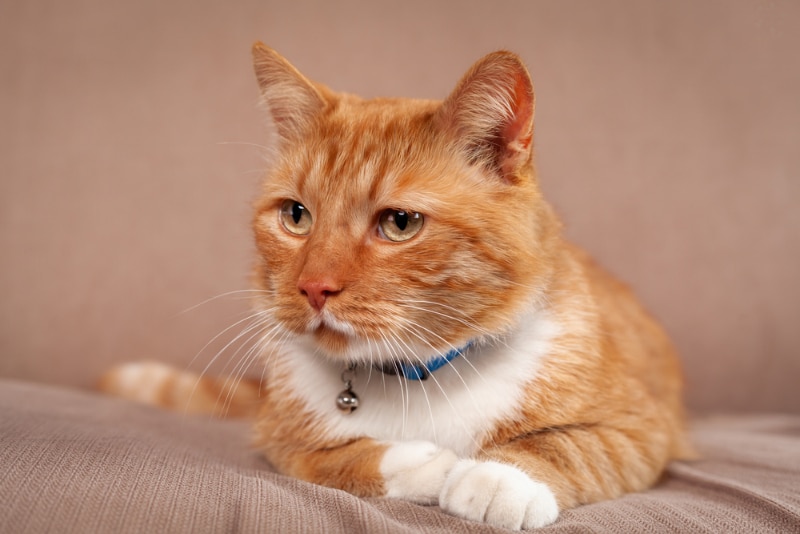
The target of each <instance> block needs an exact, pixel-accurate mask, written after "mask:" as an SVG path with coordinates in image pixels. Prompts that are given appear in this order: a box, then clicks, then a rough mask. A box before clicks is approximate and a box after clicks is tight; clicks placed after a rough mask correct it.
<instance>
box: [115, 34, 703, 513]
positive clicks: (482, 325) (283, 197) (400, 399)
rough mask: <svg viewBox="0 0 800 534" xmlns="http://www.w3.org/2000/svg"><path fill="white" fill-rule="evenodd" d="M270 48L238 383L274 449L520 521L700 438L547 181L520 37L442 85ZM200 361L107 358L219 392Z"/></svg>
mask: <svg viewBox="0 0 800 534" xmlns="http://www.w3.org/2000/svg"><path fill="white" fill-rule="evenodd" d="M253 54H254V58H255V71H256V76H257V78H258V83H259V86H260V89H261V93H262V95H263V98H264V101H265V103H266V105H267V108H268V109H269V112H270V113H271V116H272V119H273V120H274V123H275V126H276V129H277V132H278V136H279V152H278V157H277V161H276V162H275V165H274V167H273V168H272V170H271V171H270V172H269V174H268V175H267V178H266V180H265V183H264V188H263V191H262V192H261V194H260V197H259V200H258V202H257V205H256V210H255V217H254V219H253V227H254V230H255V238H256V243H257V246H258V253H259V255H258V264H257V269H256V275H255V283H256V287H257V288H258V289H259V290H260V291H259V292H258V297H257V299H256V308H257V310H258V311H259V313H260V316H261V317H262V320H263V321H262V322H261V323H260V326H261V327H262V328H263V332H264V333H263V339H262V340H261V342H260V343H261V345H262V346H263V347H264V353H265V360H266V365H267V380H266V383H265V384H264V386H263V389H262V390H261V391H260V392H259V391H258V388H256V387H254V386H252V385H250V386H248V387H249V388H250V389H249V390H246V391H245V390H240V391H239V395H240V396H241V399H240V400H239V401H235V402H234V404H235V405H236V406H239V407H240V408H241V409H242V410H245V409H246V403H247V401H248V400H252V399H254V398H255V397H258V396H260V400H259V402H260V404H261V408H260V410H259V412H258V415H257V419H256V432H257V443H258V446H259V447H260V448H261V449H262V450H263V451H264V453H265V454H266V456H267V458H268V459H269V461H270V462H271V463H272V464H273V465H274V466H276V467H277V468H278V469H279V470H281V471H282V472H284V473H286V474H289V475H292V476H296V477H299V478H302V479H305V480H308V481H311V482H316V483H318V484H324V485H327V486H332V487H336V488H341V489H344V490H347V491H349V492H352V493H354V494H356V495H361V496H387V497H393V498H401V499H407V500H410V501H414V502H417V503H423V504H438V505H439V506H440V507H441V508H442V509H443V510H445V511H446V512H449V513H451V514H454V515H457V516H460V517H463V518H467V519H472V520H475V521H484V522H486V523H489V524H492V525H497V526H503V527H508V528H513V529H520V528H523V529H525V528H533V527H538V526H542V525H547V524H549V523H552V522H553V521H555V520H556V518H557V517H558V514H559V510H563V509H565V508H570V507H573V506H576V505H579V504H582V503H589V502H593V501H598V500H601V499H610V498H613V497H617V496H619V495H622V494H623V493H625V492H630V491H638V490H643V489H645V488H647V487H649V486H651V485H652V484H654V483H655V482H656V481H657V480H658V478H659V477H660V475H661V474H662V472H663V470H664V467H665V466H666V464H667V463H668V462H669V461H670V460H671V459H673V458H676V457H680V456H682V455H683V454H685V451H687V450H688V447H687V445H686V443H685V435H684V429H683V415H682V407H681V400H680V396H681V375H680V370H679V366H678V362H677V360H676V358H675V355H674V352H673V349H672V347H671V346H670V343H669V341H668V339H667V338H666V336H665V334H664V332H663V331H662V330H661V328H659V326H658V325H657V324H656V323H655V322H654V321H653V320H652V319H651V318H650V317H649V316H648V315H647V313H645V311H644V310H643V309H642V308H641V306H640V305H639V304H638V303H637V302H636V300H635V299H634V297H633V295H632V294H631V293H630V291H629V290H628V289H627V288H626V287H625V286H623V285H622V284H621V283H619V282H617V281H616V280H615V279H613V278H612V277H611V276H609V275H608V274H606V273H605V272H604V271H603V270H601V269H600V268H598V267H597V266H596V265H595V264H594V263H592V261H591V260H590V259H589V258H588V257H587V256H586V254H584V253H583V252H582V251H580V250H579V249H577V248H576V247H574V246H573V245H571V244H570V243H568V242H567V241H565V240H564V238H563V237H562V234H561V224H560V223H559V221H558V219H557V217H556V215H555V214H554V213H553V210H552V208H551V207H550V206H549V205H548V204H547V203H546V202H545V200H544V199H543V198H542V195H541V192H540V190H539V186H538V183H537V179H536V173H535V170H534V166H533V162H532V144H533V112H534V96H533V87H532V84H531V80H530V77H529V75H528V72H527V70H526V69H525V66H524V65H523V64H522V62H521V60H520V59H519V57H517V56H516V55H514V54H512V53H509V52H496V53H493V54H490V55H488V56H486V57H484V58H483V59H481V60H480V61H478V62H477V63H476V64H475V65H474V66H473V67H472V68H471V69H470V70H469V71H468V72H467V74H466V75H465V76H464V77H463V78H462V80H461V81H460V82H459V83H458V85H457V86H456V88H455V90H454V91H453V92H452V94H450V96H449V97H448V98H447V99H445V100H444V101H443V102H437V101H421V100H409V99H389V98H380V99H374V100H362V99H360V98H358V97H355V96H351V95H345V94H339V93H334V92H332V91H331V90H329V89H328V88H327V87H325V86H322V85H319V84H316V83H312V82H310V81H309V80H308V79H306V78H305V77H304V76H303V75H302V74H300V73H299V72H298V71H297V70H296V69H295V68H294V67H292V65H290V64H289V63H288V62H287V61H286V60H285V59H284V58H282V57H281V56H279V55H278V54H277V53H276V52H274V51H273V50H271V49H269V48H267V47H266V46H264V45H263V44H261V43H256V45H255V46H254V47H253ZM181 384H182V385H181ZM195 384H196V382H195V378H194V377H190V376H188V375H186V374H181V373H178V372H175V371H172V370H166V369H164V368H162V367H159V366H157V365H154V364H141V365H137V366H127V367H123V368H121V369H118V370H116V371H114V372H112V373H110V374H109V375H108V376H107V377H106V378H105V380H104V388H105V389H107V390H110V391H116V392H117V393H123V394H126V395H128V396H131V397H138V398H140V399H142V400H150V401H152V402H160V403H161V404H168V405H169V404H171V405H174V406H177V407H181V408H182V407H184V406H185V405H186V403H190V404H189V405H190V406H192V405H194V406H195V408H197V409H212V408H213V404H214V402H213V401H214V399H215V398H216V396H217V394H218V391H219V388H220V387H223V386H221V385H220V384H219V383H216V382H214V381H213V380H212V379H209V378H203V379H202V380H201V382H200V385H199V388H198V389H195V387H194V385H195ZM242 391H244V393H242ZM181 392H182V393H181ZM190 393H191V395H190ZM168 397H170V398H171V400H169V399H168ZM192 403H194V404H192ZM203 403H205V407H204V406H200V405H202V404H203Z"/></svg>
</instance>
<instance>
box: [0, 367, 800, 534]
mask: <svg viewBox="0 0 800 534" xmlns="http://www.w3.org/2000/svg"><path fill="white" fill-rule="evenodd" d="M693 436H694V440H695V443H696V445H697V447H698V449H699V450H700V452H701V455H702V458H701V459H699V460H696V461H693V462H681V463H676V464H674V465H672V466H671V468H670V470H669V473H668V476H666V477H665V479H664V480H663V481H662V483H661V484H659V485H658V486H657V487H655V488H653V489H651V490H649V491H646V492H642V493H638V494H631V495H627V496H625V497H623V498H621V499H617V500H614V501H608V502H602V503H598V504H592V505H587V506H583V507H580V508H577V509H574V510H568V511H566V512H564V513H563V514H562V516H561V518H560V519H559V520H558V521H557V522H556V523H555V524H554V525H552V526H550V527H547V528H545V529H542V530H541V531H542V532H667V531H671V532H800V416H789V415H747V416H736V417H714V418H707V419H702V420H698V421H696V422H695V425H694V429H693ZM248 439H249V429H248V424H247V423H246V422H243V421H220V420H212V419H207V418H202V417H190V416H183V415H181V414H174V413H167V412H161V411H159V410H155V409H151V408H148V407H143V406H138V405H134V404H130V403H127V402H124V401H121V400H118V399H111V398H106V397H103V396H100V395H97V394H94V393H87V392H83V391H76V390H69V389H59V388H54V387H49V386H42V385H38V384H30V383H24V382H14V381H0V532H19V533H24V532H37V533H38V532H198V533H200V532H452V531H461V532H495V531H496V529H492V528H490V527H487V526H485V525H480V524H476V523H470V522H466V521H461V520H459V519H456V518H454V517H451V516H449V515H447V514H444V513H442V512H441V511H439V510H438V509H437V508H436V507H425V506H417V505H414V504H410V503H406V502H402V501H394V500H388V499H366V500H365V499H358V498H356V497H353V496H351V495H349V494H347V493H345V492H342V491H337V490H333V489H329V488H324V487H320V486H316V485H313V484H308V483H305V482H302V481H298V480H294V479H291V478H288V477H284V476H281V475H278V474H276V473H275V472H274V470H273V469H272V468H271V466H270V465H269V464H268V463H267V462H266V461H264V460H263V459H262V458H261V457H260V456H259V454H258V453H257V451H254V450H252V449H251V448H250V447H249V444H248Z"/></svg>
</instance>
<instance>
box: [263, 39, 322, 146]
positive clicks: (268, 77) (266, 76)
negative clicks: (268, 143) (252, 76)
mask: <svg viewBox="0 0 800 534" xmlns="http://www.w3.org/2000/svg"><path fill="white" fill-rule="evenodd" d="M253 67H254V69H255V72H256V78H257V79H258V87H259V89H260V90H261V96H262V97H263V98H264V101H265V102H266V104H267V107H268V108H269V111H270V114H271V115H272V118H273V120H274V121H275V126H276V128H277V129H278V133H279V134H280V136H281V137H282V138H283V139H284V140H292V139H298V138H301V137H302V136H303V134H304V133H305V132H306V131H307V129H308V128H309V127H310V125H311V124H312V123H313V122H314V120H315V119H316V117H317V116H318V114H319V113H320V112H321V111H322V109H323V108H324V107H325V105H326V101H325V98H324V97H323V95H322V93H320V91H319V90H318V89H317V87H315V86H314V84H313V83H311V81H310V80H309V79H308V78H306V77H305V76H303V75H302V74H301V73H300V71H298V70H297V69H296V68H294V66H293V65H292V64H291V63H289V62H288V61H287V60H286V59H284V58H283V56H281V55H280V54H278V53H277V52H276V51H275V50H273V49H271V48H269V47H268V46H266V45H265V44H264V43H261V42H256V43H255V44H254V45H253Z"/></svg>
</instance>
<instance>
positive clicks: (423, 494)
mask: <svg viewBox="0 0 800 534" xmlns="http://www.w3.org/2000/svg"><path fill="white" fill-rule="evenodd" d="M457 461H458V458H457V457H456V455H455V453H454V452H453V451H450V450H447V449H440V448H439V447H437V446H436V445H434V444H433V443H431V442H429V441H402V442H399V443H393V444H392V445H390V447H389V449H388V450H387V451H386V453H385V454H384V456H383V460H382V461H381V467H380V469H381V474H382V475H383V478H384V482H385V485H386V496H387V497H395V498H400V499H406V500H409V501H413V502H416V503H419V504H436V503H437V502H438V500H439V493H441V491H442V486H443V485H444V481H445V478H446V477H447V473H448V472H450V469H451V468H452V467H453V465H455V463H456V462H457Z"/></svg>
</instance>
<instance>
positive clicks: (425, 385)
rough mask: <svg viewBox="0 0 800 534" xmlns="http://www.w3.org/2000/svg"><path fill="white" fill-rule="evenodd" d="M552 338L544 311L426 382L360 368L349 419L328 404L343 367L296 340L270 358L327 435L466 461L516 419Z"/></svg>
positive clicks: (337, 389) (554, 328)
mask: <svg viewBox="0 0 800 534" xmlns="http://www.w3.org/2000/svg"><path fill="white" fill-rule="evenodd" d="M558 332H559V326H558V324H556V323H555V322H554V321H553V320H551V319H550V318H549V317H548V315H547V314H546V313H544V312H537V313H530V314H528V315H527V316H525V317H524V318H523V319H522V321H521V323H520V326H519V328H518V330H517V331H516V332H515V333H514V334H512V335H510V336H509V337H508V338H506V339H505V340H504V341H502V342H498V343H496V344H491V345H480V346H473V347H471V348H470V349H469V350H467V351H466V352H465V353H464V354H463V355H462V356H460V357H458V358H455V359H454V360H453V361H452V362H451V363H450V364H448V365H446V366H444V367H442V368H441V369H438V370H437V371H435V372H434V373H432V374H431V376H430V377H429V378H428V380H425V381H407V380H405V379H403V378H399V377H397V376H389V375H385V374H383V373H381V372H380V371H377V370H375V369H373V368H371V367H366V368H364V367H362V368H359V369H358V370H357V372H356V376H355V378H354V379H353V382H352V389H353V391H355V393H356V394H357V395H358V397H359V400H360V405H359V408H358V409H357V410H356V411H354V412H352V413H349V414H347V413H343V412H341V411H339V410H338V409H337V408H336V402H335V401H336V397H337V395H338V394H339V392H340V391H342V390H343V389H344V384H343V383H342V380H341V374H342V371H343V370H344V364H343V363H336V362H332V361H330V360H329V359H327V358H325V357H323V356H321V355H318V354H316V352H315V349H314V347H313V345H311V344H310V343H304V342H303V341H301V340H297V341H295V342H294V343H292V342H290V343H289V344H288V345H287V346H284V347H283V348H282V349H281V354H279V355H276V356H277V357H278V358H280V359H281V360H283V365H281V368H282V370H283V371H285V372H287V378H286V380H288V383H287V384H286V386H287V388H288V389H289V390H290V391H291V392H292V395H295V396H298V397H299V400H301V401H303V402H304V404H305V405H306V407H307V409H309V410H310V411H312V412H313V413H315V414H317V415H318V416H319V418H320V420H321V421H324V422H325V423H326V427H325V430H324V432H325V433H326V434H328V435H329V436H330V437H332V438H335V439H353V438H357V437H361V436H369V437H371V438H374V439H376V440H379V441H391V442H396V441H406V440H424V441H429V442H432V443H434V444H435V445H437V446H438V447H441V448H445V449H451V450H453V451H454V452H455V453H456V454H458V455H459V456H461V457H469V456H471V455H473V454H474V453H475V452H477V450H478V449H479V447H480V446H481V443H482V442H483V440H484V439H485V438H486V437H487V435H488V434H489V433H490V432H491V431H492V430H493V428H494V427H495V425H496V424H497V423H498V422H500V421H503V420H507V419H509V418H512V417H514V416H516V415H517V414H518V413H519V409H520V404H521V402H522V399H523V396H524V393H525V386H526V384H528V383H529V382H530V381H531V380H533V379H534V378H535V377H536V373H537V371H538V369H539V366H540V363H541V359H542V358H543V357H544V356H545V355H546V354H547V353H548V351H549V350H550V341H551V340H552V339H553V338H554V337H555V336H556V335H557V334H558ZM430 356H431V355H425V358H426V359H427V358H429V357H430Z"/></svg>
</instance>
